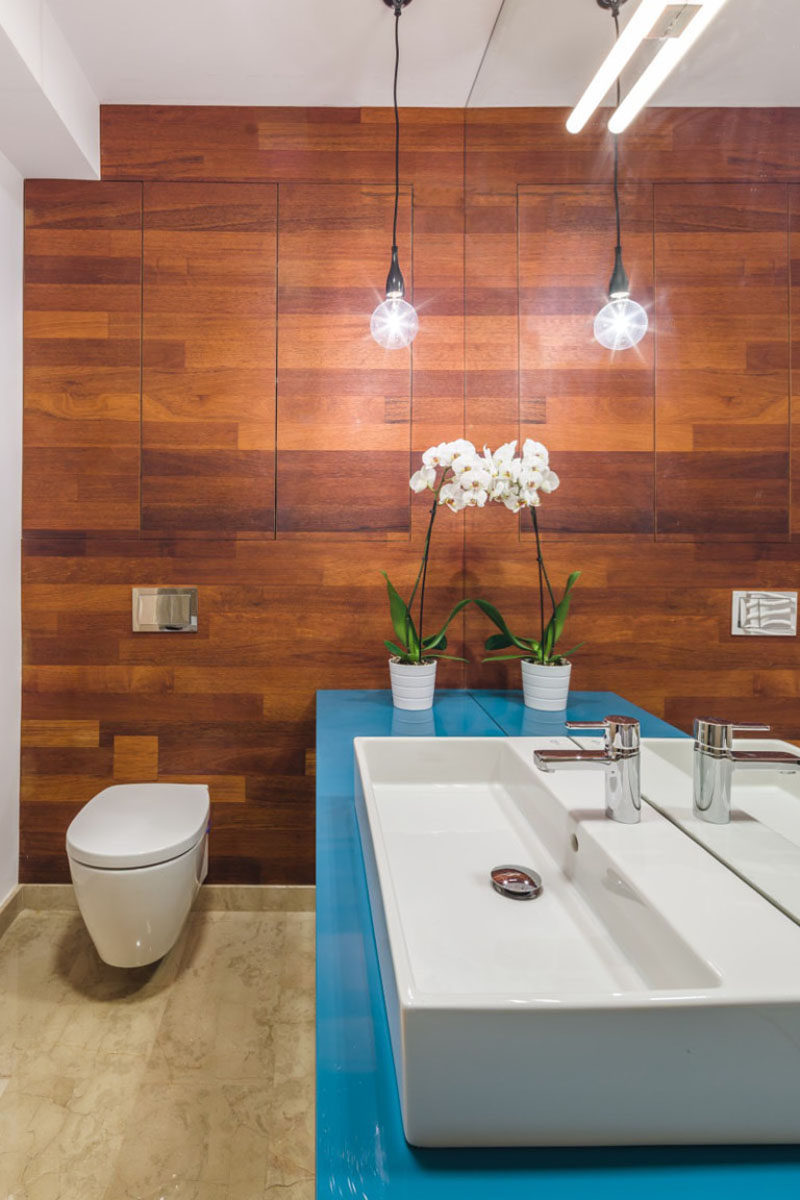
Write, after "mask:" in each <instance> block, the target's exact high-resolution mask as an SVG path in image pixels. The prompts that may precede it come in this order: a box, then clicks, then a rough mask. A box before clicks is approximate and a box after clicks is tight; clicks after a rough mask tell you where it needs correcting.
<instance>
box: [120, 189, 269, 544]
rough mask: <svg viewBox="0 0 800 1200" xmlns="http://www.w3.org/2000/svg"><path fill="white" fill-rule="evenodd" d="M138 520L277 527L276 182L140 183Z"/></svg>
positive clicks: (164, 525)
mask: <svg viewBox="0 0 800 1200" xmlns="http://www.w3.org/2000/svg"><path fill="white" fill-rule="evenodd" d="M143 257H144V290H143V297H142V312H143V314H144V329H143V339H144V340H143V351H142V352H143V364H142V369H143V376H142V528H143V529H147V530H161V531H173V530H174V531H186V530H190V529H194V530H209V531H214V530H230V531H236V530H256V531H258V532H260V533H266V534H273V533H274V529H275V403H276V401H275V342H276V286H277V189H276V188H275V187H274V186H272V185H270V184H245V183H214V184H196V183H148V184H146V185H145V188H144V254H143Z"/></svg>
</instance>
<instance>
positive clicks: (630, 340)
mask: <svg viewBox="0 0 800 1200" xmlns="http://www.w3.org/2000/svg"><path fill="white" fill-rule="evenodd" d="M625 2H626V0H597V3H598V4H599V6H600V8H604V9H606V10H607V11H608V12H610V13H611V16H612V18H613V20H614V30H615V33H616V37H617V40H618V39H619V9H620V5H621V4H624V3H625ZM620 91H621V85H620V81H619V79H617V105H619V102H620ZM613 136H614V214H615V217H616V229H617V241H616V245H615V247H614V270H613V271H612V273H611V279H610V280H609V284H608V298H609V302H608V304H606V305H604V306H603V308H601V309H600V312H599V313H598V314H597V316H596V317H595V319H594V336H595V338H596V339H597V341H598V342H599V343H600V345H601V346H605V348H606V349H607V350H630V349H631V348H632V347H633V346H635V345H637V343H638V342H640V341H641V340H642V338H643V337H644V335H645V334H646V333H647V325H648V321H647V313H646V311H645V310H644V309H643V308H642V306H641V304H637V302H636V301H635V300H631V298H630V297H631V285H630V281H629V279H628V273H627V271H626V270H625V266H624V264H623V262H622V232H621V221H620V203H619V138H618V136H617V134H614V135H613Z"/></svg>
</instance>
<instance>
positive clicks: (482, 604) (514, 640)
mask: <svg viewBox="0 0 800 1200" xmlns="http://www.w3.org/2000/svg"><path fill="white" fill-rule="evenodd" d="M475 603H476V604H477V606H478V608H479V609H480V610H481V612H484V613H486V616H487V617H488V618H489V620H490V621H492V622H493V623H494V624H495V625H496V626H497V628H498V629H499V630H500V632H501V633H502V634H503V635H504V636H505V637H506V638H508V641H507V642H505V643H503V644H504V645H505V646H516V647H517V648H518V649H519V650H527V649H528V647H529V645H530V643H529V642H528V641H526V639H525V638H519V637H517V636H516V634H514V633H512V632H511V630H510V629H509V628H508V625H507V624H506V622H505V618H504V617H503V614H502V613H501V612H500V610H499V609H497V608H495V606H494V605H493V604H490V603H489V601H488V600H476V601H475ZM494 636H495V637H496V636H497V635H496V634H495V635H494ZM489 648H490V647H489V643H488V639H487V641H486V642H485V643H484V649H485V650H488V649H489ZM496 648H497V649H498V650H500V649H502V647H501V645H500V643H499V642H498V643H497V647H496Z"/></svg>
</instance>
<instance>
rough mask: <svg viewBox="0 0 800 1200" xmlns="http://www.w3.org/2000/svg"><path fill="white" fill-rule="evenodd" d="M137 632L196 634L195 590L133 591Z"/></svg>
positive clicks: (138, 589)
mask: <svg viewBox="0 0 800 1200" xmlns="http://www.w3.org/2000/svg"><path fill="white" fill-rule="evenodd" d="M132 599H133V632H134V633H197V588H196V587H138V588H134V589H133V597H132Z"/></svg>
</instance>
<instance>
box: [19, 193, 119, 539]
mask: <svg viewBox="0 0 800 1200" xmlns="http://www.w3.org/2000/svg"><path fill="white" fill-rule="evenodd" d="M141 242H142V189H141V185H140V184H138V183H105V182H103V183H84V182H58V183H55V184H54V183H52V182H50V181H44V180H28V181H27V183H26V185H25V340H24V369H25V411H24V445H25V464H24V466H25V470H24V475H23V525H24V528H25V529H57V530H81V529H108V530H123V529H138V527H139V422H140V403H139V385H140V379H139V376H140V361H141V345H140V342H141V307H142V296H141V279H142V253H141V249H142V247H141Z"/></svg>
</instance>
